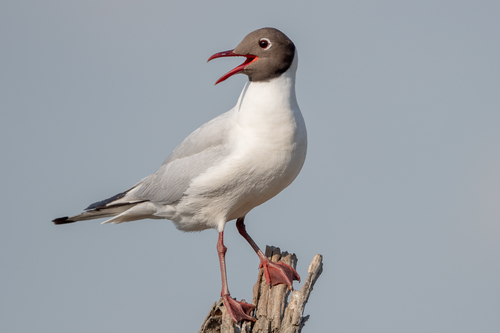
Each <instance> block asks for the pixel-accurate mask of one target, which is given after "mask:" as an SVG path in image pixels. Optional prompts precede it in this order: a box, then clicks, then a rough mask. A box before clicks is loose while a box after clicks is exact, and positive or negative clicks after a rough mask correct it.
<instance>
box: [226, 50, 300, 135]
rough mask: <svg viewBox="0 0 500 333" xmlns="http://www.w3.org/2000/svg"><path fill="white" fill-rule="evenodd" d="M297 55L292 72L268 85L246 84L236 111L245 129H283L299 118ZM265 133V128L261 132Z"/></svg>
mask: <svg viewBox="0 0 500 333" xmlns="http://www.w3.org/2000/svg"><path fill="white" fill-rule="evenodd" d="M297 63H298V59H297V54H295V58H294V60H293V62H292V65H291V66H290V68H289V69H288V70H287V71H286V72H285V73H283V74H281V75H280V76H278V77H276V78H274V79H271V80H269V81H265V82H247V84H246V85H245V87H244V88H243V91H242V92H241V95H240V98H239V99H238V103H237V104H236V107H235V109H236V111H237V112H238V116H237V117H238V124H239V125H240V126H242V127H255V128H262V127H263V126H264V127H266V124H267V126H268V127H275V128H276V127H280V125H281V124H283V125H286V124H287V123H289V122H290V121H293V119H294V118H295V117H297V116H298V115H299V114H300V109H299V106H298V104H297V98H296V96H295V73H296V71H297ZM262 129H264V128H262Z"/></svg>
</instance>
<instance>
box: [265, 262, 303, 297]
mask: <svg viewBox="0 0 500 333" xmlns="http://www.w3.org/2000/svg"><path fill="white" fill-rule="evenodd" d="M259 267H260V268H264V276H265V277H266V281H267V284H269V286H270V287H272V286H275V285H277V284H286V285H287V286H288V288H290V290H292V283H293V280H297V281H299V282H300V276H299V274H298V273H297V271H295V269H293V268H292V267H291V266H289V265H287V264H285V263H282V262H271V261H269V259H268V260H267V261H265V260H263V261H261V262H260V266H259Z"/></svg>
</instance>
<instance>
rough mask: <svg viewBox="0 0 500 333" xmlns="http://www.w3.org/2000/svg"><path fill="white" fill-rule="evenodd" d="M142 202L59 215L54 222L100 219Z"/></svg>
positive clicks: (65, 222)
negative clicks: (72, 214) (71, 214)
mask: <svg viewBox="0 0 500 333" xmlns="http://www.w3.org/2000/svg"><path fill="white" fill-rule="evenodd" d="M139 203H140V202H132V203H125V204H117V205H111V206H106V207H99V208H95V209H92V210H88V211H86V212H83V213H81V214H78V215H75V216H70V217H69V216H64V217H59V218H57V219H55V220H53V221H52V222H54V224H57V225H59V224H67V223H73V222H78V221H85V220H94V219H99V218H103V217H113V216H117V215H120V214H121V213H123V212H125V211H127V210H128V209H130V208H132V207H133V206H135V205H137V204H139Z"/></svg>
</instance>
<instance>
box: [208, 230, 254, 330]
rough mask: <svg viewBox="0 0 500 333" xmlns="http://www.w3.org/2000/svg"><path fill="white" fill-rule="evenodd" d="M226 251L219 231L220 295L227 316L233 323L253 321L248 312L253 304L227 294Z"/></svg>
mask: <svg viewBox="0 0 500 333" xmlns="http://www.w3.org/2000/svg"><path fill="white" fill-rule="evenodd" d="M226 251H227V247H225V246H224V231H221V232H219V241H218V242H217V253H218V254H219V263H220V274H221V278H222V291H221V293H220V295H221V297H222V300H223V301H224V306H225V307H226V309H227V312H228V314H229V316H231V319H232V320H233V321H234V322H235V323H238V322H240V321H242V320H250V321H255V319H254V318H253V317H252V316H251V315H250V312H251V311H252V310H253V309H255V306H253V305H252V304H247V303H242V302H238V301H237V300H235V299H234V298H232V297H231V295H230V294H229V288H228V286H227V276H226Z"/></svg>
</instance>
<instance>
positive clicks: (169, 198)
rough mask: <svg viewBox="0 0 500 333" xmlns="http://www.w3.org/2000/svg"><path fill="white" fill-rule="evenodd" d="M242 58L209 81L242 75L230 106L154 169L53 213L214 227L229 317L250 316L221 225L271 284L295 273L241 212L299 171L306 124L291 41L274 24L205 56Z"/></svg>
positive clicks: (80, 218) (266, 197) (76, 218)
mask: <svg viewBox="0 0 500 333" xmlns="http://www.w3.org/2000/svg"><path fill="white" fill-rule="evenodd" d="M223 57H244V58H245V60H244V62H243V63H242V64H241V65H239V66H237V67H235V68H233V69H232V70H230V71H229V72H227V73H226V74H224V75H223V76H222V77H220V78H219V79H218V80H217V81H216V83H215V84H216V85H217V84H219V83H221V82H223V81H225V80H226V79H228V78H229V77H231V76H233V75H235V74H238V73H239V74H244V75H247V76H248V81H247V82H246V84H245V86H244V87H243V90H242V92H241V94H240V96H239V98H238V101H237V103H236V105H235V106H234V107H233V108H232V109H231V110H229V111H227V112H225V113H222V114H221V115H219V116H218V117H216V118H214V119H212V120H210V121H209V122H207V123H205V124H204V125H202V126H201V127H199V128H198V129H196V130H195V131H194V132H192V133H191V134H190V135H189V136H188V137H187V138H186V139H184V141H182V143H181V144H179V146H177V148H175V149H174V150H173V152H172V153H171V154H170V155H169V156H168V157H167V159H166V160H165V161H164V162H163V164H162V165H161V166H160V168H159V169H158V170H157V171H156V172H154V173H153V174H152V175H150V176H148V177H146V178H144V179H142V180H141V181H139V182H138V183H136V184H135V185H134V186H132V187H130V188H129V189H128V190H126V191H123V192H120V193H118V194H116V195H114V196H112V197H110V198H109V199H106V200H102V201H98V202H95V203H93V204H91V205H89V206H88V207H87V208H86V209H85V210H84V212H83V213H81V214H79V215H75V216H70V217H68V216H65V217H60V218H56V219H54V220H53V221H52V222H53V223H54V224H56V225H61V224H68V223H72V222H77V221H84V220H92V219H98V218H108V219H107V220H106V221H104V222H102V223H114V224H118V223H122V222H129V221H136V220H141V219H168V220H171V221H173V223H174V225H175V226H176V227H177V229H179V230H181V231H201V230H205V229H210V228H213V229H216V230H217V231H218V234H219V237H218V240H217V253H218V257H219V263H220V271H221V280H222V290H221V297H222V299H223V303H224V306H225V307H226V309H227V312H228V314H229V315H230V317H231V319H232V320H233V321H234V322H235V323H238V322H240V321H244V320H247V321H255V318H254V317H253V316H252V315H251V314H252V311H253V310H254V308H255V307H254V306H253V305H252V304H247V303H245V302H239V301H237V300H236V299H234V298H232V297H231V295H230V292H229V288H228V283H227V275H226V262H225V254H226V251H227V248H226V247H225V246H224V228H225V226H226V224H227V223H228V222H229V221H233V220H236V227H237V230H238V232H239V233H240V234H241V235H242V236H243V237H244V238H245V239H246V240H247V241H248V243H249V244H250V245H251V247H252V248H253V249H254V251H255V252H256V253H257V255H258V257H259V259H260V266H259V267H260V268H262V269H263V270H264V277H265V279H266V282H267V284H268V285H269V286H270V287H271V286H274V285H277V284H286V285H287V286H288V287H289V288H290V289H291V288H292V283H293V281H294V280H297V281H300V276H299V274H298V273H297V272H296V271H295V269H294V268H292V267H291V266H289V265H286V264H284V263H281V262H276V263H274V262H271V261H270V260H269V259H268V258H267V257H266V256H265V255H264V253H263V252H262V251H261V250H260V249H259V247H258V246H257V244H256V243H255V242H254V241H253V239H252V238H251V237H250V236H249V235H248V233H247V231H246V226H245V223H244V220H245V216H246V215H247V213H248V212H250V211H251V210H252V209H253V208H255V207H257V206H259V205H261V204H263V203H264V202H266V201H268V200H269V199H271V198H273V197H274V196H276V195H277V194H278V193H280V192H281V191H282V190H283V189H285V188H286V187H287V186H288V185H290V184H291V183H292V182H293V181H294V179H295V178H296V177H297V175H298V174H299V172H300V170H301V169H302V166H303V164H304V161H305V158H306V152H307V130H306V126H305V122H304V118H303V116H302V113H301V111H300V108H299V105H298V103H297V98H296V94H295V78H296V72H297V64H298V56H297V50H296V47H295V44H294V43H293V42H292V41H291V40H290V39H289V38H288V37H287V36H286V35H285V34H284V33H283V32H281V31H280V30H278V29H275V28H261V29H258V30H255V31H253V32H251V33H249V34H248V35H246V36H245V37H244V38H243V40H242V41H241V42H240V43H239V44H238V45H237V46H236V48H234V49H232V50H229V51H224V52H218V53H215V54H214V55H212V56H211V57H210V58H209V59H208V61H207V62H209V61H211V60H213V59H216V58H223Z"/></svg>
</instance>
